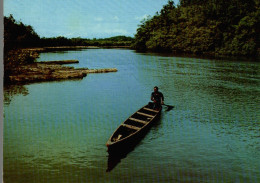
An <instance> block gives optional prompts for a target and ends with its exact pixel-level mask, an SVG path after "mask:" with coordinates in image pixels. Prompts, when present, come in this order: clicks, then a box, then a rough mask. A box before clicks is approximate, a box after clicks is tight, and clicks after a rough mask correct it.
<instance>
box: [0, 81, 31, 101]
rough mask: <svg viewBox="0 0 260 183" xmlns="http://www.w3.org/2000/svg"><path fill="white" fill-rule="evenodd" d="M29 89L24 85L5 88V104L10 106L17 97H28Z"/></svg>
mask: <svg viewBox="0 0 260 183" xmlns="http://www.w3.org/2000/svg"><path fill="white" fill-rule="evenodd" d="M28 94H29V92H28V89H27V88H26V87H25V86H24V85H7V86H4V104H6V105H9V104H10V103H11V101H12V99H13V97H14V96H15V95H23V96H26V95H28Z"/></svg>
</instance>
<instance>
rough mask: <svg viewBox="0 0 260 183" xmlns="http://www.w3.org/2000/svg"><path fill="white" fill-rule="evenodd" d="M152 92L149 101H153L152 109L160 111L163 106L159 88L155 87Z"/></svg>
mask: <svg viewBox="0 0 260 183" xmlns="http://www.w3.org/2000/svg"><path fill="white" fill-rule="evenodd" d="M153 90H154V92H152V94H151V100H152V101H153V109H157V110H158V109H160V107H161V105H163V104H164V97H163V94H162V93H161V92H159V91H158V90H159V88H158V87H157V86H155V87H154V88H153Z"/></svg>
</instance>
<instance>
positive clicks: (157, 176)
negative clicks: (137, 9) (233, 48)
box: [3, 49, 260, 183]
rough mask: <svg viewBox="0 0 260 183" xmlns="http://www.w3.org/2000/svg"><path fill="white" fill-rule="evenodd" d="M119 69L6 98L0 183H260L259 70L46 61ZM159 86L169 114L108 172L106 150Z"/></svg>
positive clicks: (103, 58)
mask: <svg viewBox="0 0 260 183" xmlns="http://www.w3.org/2000/svg"><path fill="white" fill-rule="evenodd" d="M69 59H73V60H74V59H77V60H79V64H73V65H72V66H74V67H88V68H90V69H98V68H117V69H118V72H115V73H103V74H88V75H87V76H86V77H85V78H84V79H82V80H68V81H57V82H42V83H34V84H28V85H23V86H22V85H16V86H10V87H8V88H5V91H4V95H5V103H4V157H3V160H4V162H3V165H4V182H5V183H9V182H10V183H15V182H19V183H20V182H26V183H30V182H36V183H40V182H48V183H52V182H53V183H59V182H61V183H65V182H113V183H114V182H225V183H226V182H250V183H253V182H255V183H256V182H260V116H259V114H260V108H259V106H260V105H259V104H260V88H259V78H260V75H259V69H260V65H259V62H254V61H242V60H214V59H202V58H189V57H175V56H171V55H164V54H152V53H136V52H135V51H133V50H128V49H83V50H71V51H58V52H49V53H41V54H40V58H39V59H38V60H39V61H48V60H69ZM154 86H158V87H159V90H160V91H161V92H163V94H164V97H165V104H169V105H174V108H173V109H172V110H170V111H166V107H165V108H164V109H163V111H162V115H161V117H160V119H159V120H158V121H157V122H156V123H155V125H154V126H153V127H152V128H151V129H150V131H149V132H148V133H147V135H146V136H145V137H144V138H143V139H142V141H141V142H140V143H138V144H137V146H136V147H135V148H134V149H133V150H132V151H131V152H129V153H128V154H127V155H126V156H125V157H124V158H122V159H119V160H118V162H116V163H115V165H114V167H112V168H111V167H110V171H109V172H108V171H107V170H108V169H109V167H108V164H109V161H108V160H109V157H108V153H107V152H106V145H105V144H106V141H107V140H108V138H109V137H110V135H111V134H112V133H113V131H114V130H115V129H116V128H117V127H118V125H119V124H120V123H121V122H123V121H124V120H125V119H126V118H128V117H129V116H130V115H131V114H132V113H134V112H135V111H136V110H137V109H139V108H140V107H142V106H143V105H144V104H146V103H148V102H149V99H150V94H151V92H152V91H153V87H154Z"/></svg>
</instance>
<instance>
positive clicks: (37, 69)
mask: <svg viewBox="0 0 260 183" xmlns="http://www.w3.org/2000/svg"><path fill="white" fill-rule="evenodd" d="M74 63H79V62H78V61H77V60H62V61H48V62H35V63H32V64H27V65H23V66H20V67H19V68H18V69H17V71H16V72H14V74H12V75H10V76H9V78H8V79H9V81H10V82H27V83H28V82H39V81H55V80H64V79H77V78H78V79H82V78H83V77H85V76H86V75H87V74H88V73H106V72H117V69H116V68H104V69H88V68H76V69H75V68H74V67H69V66H62V65H63V64H74Z"/></svg>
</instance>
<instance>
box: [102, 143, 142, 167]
mask: <svg viewBox="0 0 260 183" xmlns="http://www.w3.org/2000/svg"><path fill="white" fill-rule="evenodd" d="M139 142H140V141H138V142H136V144H132V145H131V146H127V147H124V148H122V149H118V150H117V151H113V152H109V153H108V160H107V170H106V172H111V171H112V170H113V169H114V168H115V167H116V166H117V165H118V164H119V163H120V162H121V160H122V159H124V158H126V157H127V155H128V153H130V152H131V151H133V150H134V149H135V147H136V146H137V144H138V143H139Z"/></svg>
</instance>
